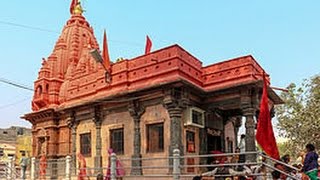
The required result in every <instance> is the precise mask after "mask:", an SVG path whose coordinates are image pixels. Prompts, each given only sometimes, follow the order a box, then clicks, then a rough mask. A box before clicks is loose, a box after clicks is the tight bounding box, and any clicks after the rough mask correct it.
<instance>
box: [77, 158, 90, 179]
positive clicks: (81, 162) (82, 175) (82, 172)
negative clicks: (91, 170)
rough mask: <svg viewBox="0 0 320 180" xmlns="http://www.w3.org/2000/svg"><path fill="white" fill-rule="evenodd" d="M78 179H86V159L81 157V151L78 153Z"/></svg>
mask: <svg viewBox="0 0 320 180" xmlns="http://www.w3.org/2000/svg"><path fill="white" fill-rule="evenodd" d="M78 168H79V173H78V180H87V179H88V177H87V163H86V159H85V158H84V157H83V155H82V154H81V153H78Z"/></svg>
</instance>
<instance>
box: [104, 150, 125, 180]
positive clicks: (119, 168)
mask: <svg viewBox="0 0 320 180" xmlns="http://www.w3.org/2000/svg"><path fill="white" fill-rule="evenodd" d="M112 153H114V152H113V149H111V148H110V149H108V155H109V158H108V169H107V174H106V177H105V180H110V179H111V178H110V176H111V154H112ZM125 174H126V172H125V170H124V168H123V166H122V164H121V162H120V160H119V159H117V160H116V176H117V177H122V176H124V175H125Z"/></svg>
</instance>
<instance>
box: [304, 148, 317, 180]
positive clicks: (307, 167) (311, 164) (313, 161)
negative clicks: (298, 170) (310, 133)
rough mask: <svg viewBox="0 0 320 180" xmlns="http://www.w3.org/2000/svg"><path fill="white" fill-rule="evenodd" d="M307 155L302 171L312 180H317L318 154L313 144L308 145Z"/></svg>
mask: <svg viewBox="0 0 320 180" xmlns="http://www.w3.org/2000/svg"><path fill="white" fill-rule="evenodd" d="M306 150H307V154H306V156H305V158H304V162H303V167H302V171H303V172H304V173H305V174H306V175H307V176H309V178H310V180H317V176H318V167H319V164H318V158H319V156H318V154H317V153H316V152H315V147H314V145H313V144H307V145H306Z"/></svg>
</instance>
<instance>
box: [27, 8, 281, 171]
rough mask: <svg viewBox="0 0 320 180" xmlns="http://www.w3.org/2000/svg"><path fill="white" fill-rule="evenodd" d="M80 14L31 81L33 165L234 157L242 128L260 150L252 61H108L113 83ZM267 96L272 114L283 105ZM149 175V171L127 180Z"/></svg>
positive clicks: (163, 54)
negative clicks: (111, 156) (111, 155)
mask: <svg viewBox="0 0 320 180" xmlns="http://www.w3.org/2000/svg"><path fill="white" fill-rule="evenodd" d="M82 12H83V10H82V8H81V6H80V7H79V6H74V9H73V10H72V12H71V17H70V19H69V20H68V21H67V23H66V24H65V26H64V28H63V30H62V32H61V35H60V37H59V38H58V40H57V41H56V44H55V46H54V48H53V51H52V53H51V54H50V55H49V57H48V58H46V59H43V61H42V67H41V69H40V70H39V76H38V78H37V79H36V80H35V82H34V89H35V92H34V96H33V100H32V112H30V113H28V114H25V115H24V116H23V118H24V119H26V120H28V121H29V122H31V123H32V139H33V141H32V149H33V151H32V152H33V153H32V155H33V156H34V157H39V156H40V155H41V154H45V155H47V157H48V158H49V159H59V158H62V157H65V156H67V155H70V156H72V158H73V164H74V165H75V164H76V154H77V153H81V154H83V156H84V157H85V158H86V160H87V166H88V167H96V168H102V167H106V166H107V158H108V149H109V148H112V149H113V150H114V151H115V152H116V153H117V155H119V156H122V157H128V158H139V157H145V158H148V157H153V156H159V155H163V156H168V155H171V154H172V150H173V149H174V148H178V149H180V152H181V154H207V153H209V152H210V151H213V150H220V151H224V152H233V151H234V149H235V147H236V146H237V136H238V130H239V127H240V126H241V125H243V124H244V125H245V129H246V130H245V133H246V135H247V138H246V150H247V151H255V150H256V149H255V148H256V145H255V137H254V136H255V125H256V122H255V119H256V116H257V114H258V112H259V101H260V98H261V94H262V85H263V83H262V76H261V74H262V73H263V72H264V69H263V68H262V67H261V66H260V65H259V64H258V63H257V61H256V60H255V59H254V58H253V57H252V56H251V55H247V56H243V57H236V58H234V59H230V60H226V61H222V62H218V63H214V64H211V65H208V66H203V64H202V62H201V61H200V60H199V59H197V58H196V57H194V56H193V55H192V54H190V53H189V52H188V51H187V50H185V49H183V48H182V47H180V46H179V45H171V46H168V47H165V48H162V49H158V50H155V51H153V52H151V53H149V54H146V55H141V56H138V57H135V58H132V59H124V60H122V61H118V62H115V63H111V65H110V70H109V73H110V79H111V81H109V82H106V80H105V74H106V70H105V69H104V68H103V66H102V64H101V63H99V62H97V61H95V59H94V58H93V57H92V56H91V54H90V51H91V50H92V49H97V50H98V51H99V52H101V50H100V49H99V44H98V42H97V40H96V38H95V35H94V31H93V28H92V27H91V26H90V24H89V23H88V21H87V20H86V19H85V17H84V16H83V15H82ZM105 61H106V60H105ZM103 63H106V62H103ZM268 79H269V76H268ZM269 80H270V79H269ZM268 97H269V100H270V102H269V103H270V109H272V108H273V106H274V105H275V104H279V103H282V101H281V99H280V98H279V97H278V96H277V94H276V93H275V92H274V91H273V90H272V89H268ZM242 120H244V121H245V122H244V123H243V122H242ZM253 158H254V157H252V158H251V159H253ZM249 159H250V157H249ZM148 163H150V164H151V163H152V161H151V162H147V163H146V164H143V165H144V166H148V165H149V164H148ZM164 163H170V162H164ZM184 163H186V164H188V163H190V162H184ZM191 163H195V162H191ZM129 165H130V166H133V167H134V166H141V161H139V160H135V159H133V160H132V162H131V163H130V164H129ZM146 171H152V170H150V169H149V170H144V169H139V168H137V169H132V170H131V172H129V173H131V174H136V175H139V174H143V173H145V172H146ZM163 171H169V170H168V169H163ZM186 171H187V170H186Z"/></svg>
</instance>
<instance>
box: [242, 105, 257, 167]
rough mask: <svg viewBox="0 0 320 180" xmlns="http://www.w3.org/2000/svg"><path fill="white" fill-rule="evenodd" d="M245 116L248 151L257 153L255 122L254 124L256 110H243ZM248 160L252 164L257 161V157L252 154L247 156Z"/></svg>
mask: <svg viewBox="0 0 320 180" xmlns="http://www.w3.org/2000/svg"><path fill="white" fill-rule="evenodd" d="M243 115H244V116H245V118H246V122H245V127H246V139H245V140H246V151H251V152H252V151H256V142H255V126H256V125H255V122H254V118H253V117H254V115H255V109H254V108H246V109H244V110H243ZM246 160H248V161H250V162H255V161H256V155H255V154H250V155H246Z"/></svg>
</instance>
